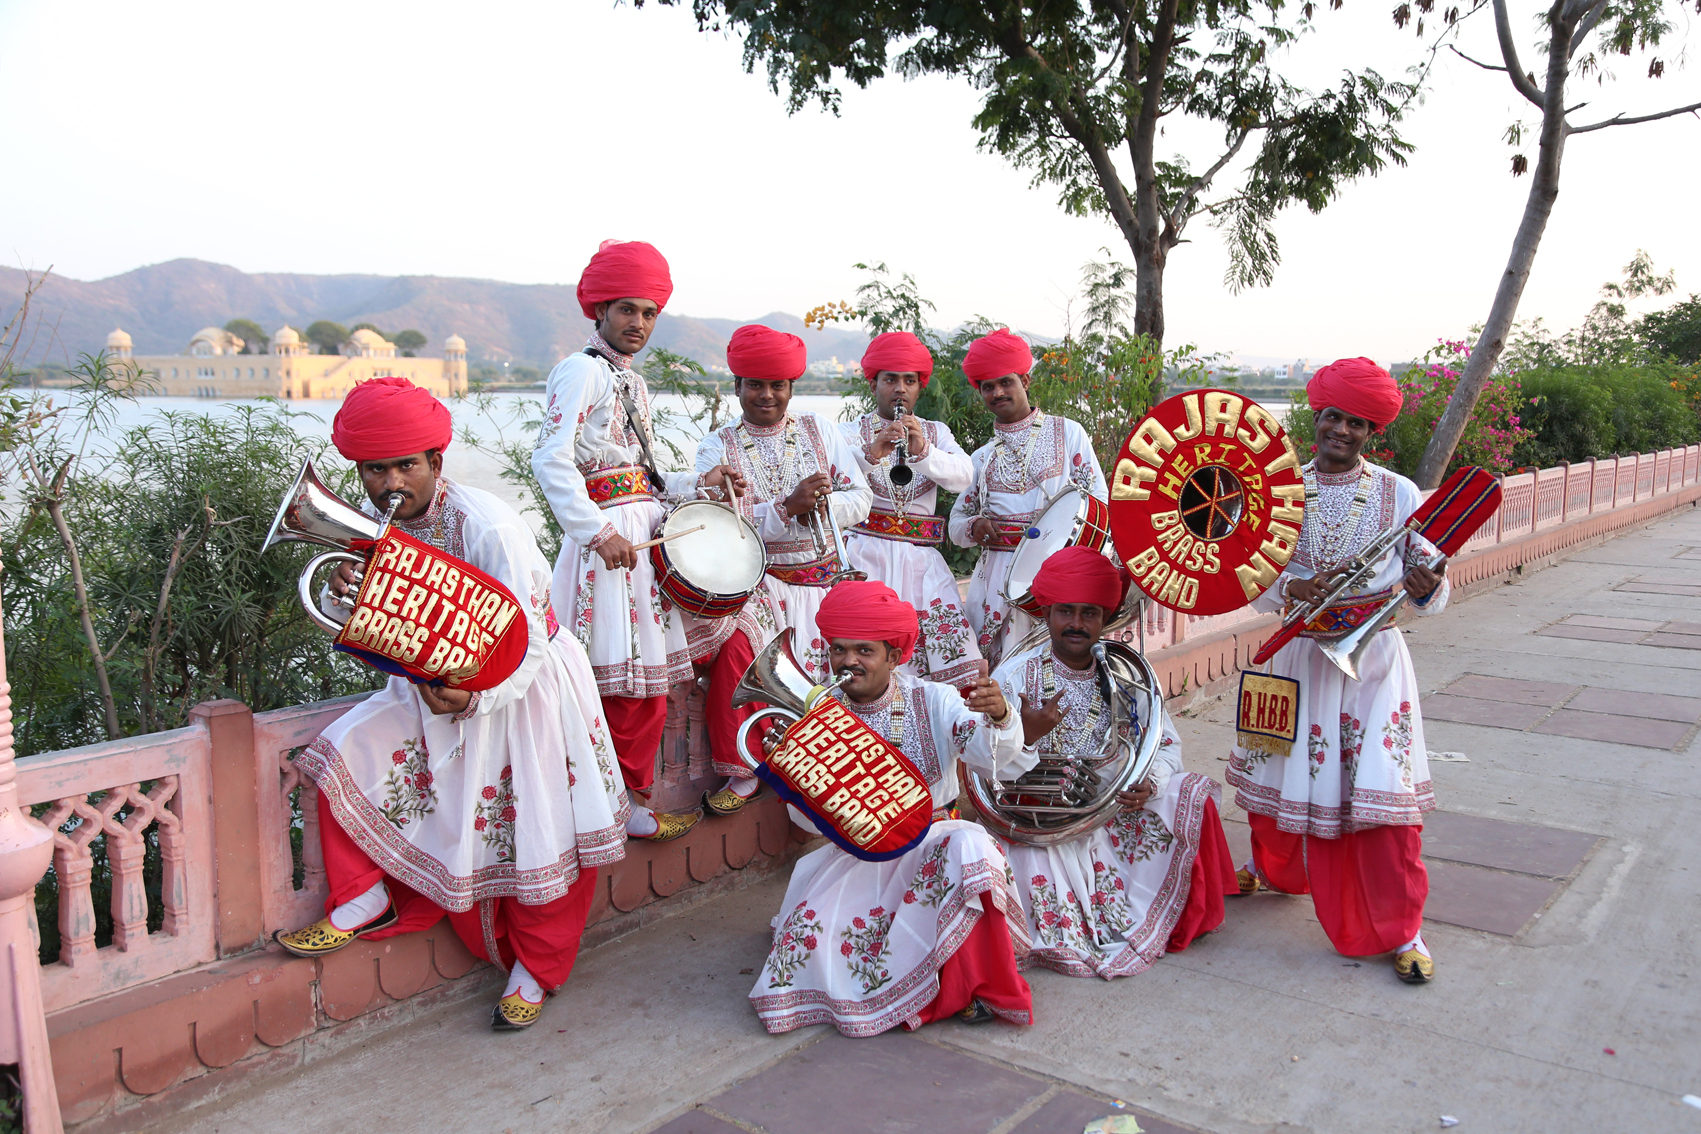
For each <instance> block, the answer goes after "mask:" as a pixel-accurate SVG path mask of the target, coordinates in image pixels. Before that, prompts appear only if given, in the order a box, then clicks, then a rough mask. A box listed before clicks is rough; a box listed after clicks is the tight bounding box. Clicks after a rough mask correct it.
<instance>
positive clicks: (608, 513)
mask: <svg viewBox="0 0 1701 1134" xmlns="http://www.w3.org/2000/svg"><path fill="white" fill-rule="evenodd" d="M672 294H673V280H672V278H671V277H670V276H669V275H668V268H667V261H666V260H664V259H663V258H662V254H661V253H660V252H657V251H656V250H655V249H654V248H652V247H651V246H650V245H648V244H645V243H643V242H641V241H630V242H628V243H625V244H619V243H616V242H614V241H606V242H604V244H603V246H602V248H601V249H600V250H599V251H598V252H597V254H596V255H595V256H593V257H591V262H590V265H589V266H588V267H586V268H585V272H584V275H583V276H582V277H580V279H579V303H580V305H581V307H582V308H583V310H584V312H585V315H586V317H588V318H591V319H595V320H596V329H595V330H594V331H592V332H591V337H590V342H589V343H588V344H587V345H586V347H585V349H584V350H583V351H580V352H579V353H577V354H573V355H570V356H568V357H567V358H566V359H563V360H562V361H561V362H560V363H559V364H557V365H556V367H555V369H554V370H552V371H550V374H549V384H548V387H547V390H546V393H545V409H544V421H543V427H542V429H541V430H540V431H539V434H538V442H537V447H536V449H534V450H533V452H532V471H533V472H534V473H535V474H537V479H538V483H539V484H540V485H541V486H542V487H543V493H544V497H545V498H546V499H547V500H548V501H549V507H550V510H551V511H553V512H554V513H555V518H556V519H557V520H558V521H559V522H560V524H561V529H562V533H563V535H564V536H565V538H564V539H563V540H562V543H561V554H560V555H559V557H558V558H557V559H556V562H555V582H554V587H555V589H554V602H555V605H556V608H557V609H558V610H560V612H561V614H562V617H563V618H564V619H565V620H566V621H567V622H568V623H569V624H570V625H571V626H572V627H573V628H574V632H575V634H576V635H577V636H578V638H579V640H580V641H582V642H583V643H584V644H585V649H586V651H587V652H588V653H589V655H590V659H591V669H592V671H593V672H594V673H595V674H596V679H597V688H598V689H599V690H600V691H601V693H602V707H603V714H604V718H605V719H606V720H607V721H608V728H609V732H610V733H612V734H613V737H614V754H615V757H616V759H617V760H618V761H619V763H620V771H621V775H622V777H623V779H624V780H625V783H626V787H627V789H628V791H629V792H630V794H631V805H632V808H631V818H630V819H629V820H628V822H627V834H629V835H630V836H631V837H633V838H637V839H648V840H651V841H655V842H665V841H667V840H669V839H677V838H679V837H680V836H681V835H683V834H685V832H687V831H689V830H690V829H691V827H692V826H693V825H694V824H695V823H696V822H697V820H698V819H700V818H701V814H700V813H699V812H698V811H696V810H695V809H693V810H691V811H687V812H680V813H670V812H657V811H652V810H651V809H650V807H649V799H650V789H651V788H652V786H653V785H654V783H655V778H656V767H657V764H658V761H659V753H660V751H661V738H662V730H663V728H664V727H665V725H666V723H667V692H668V690H669V689H670V688H672V687H673V686H674V685H676V684H678V683H679V682H681V681H689V680H691V678H692V669H691V655H690V654H689V653H688V652H687V648H686V645H685V632H686V626H685V617H684V615H683V613H682V612H680V611H679V610H676V609H675V608H674V607H673V606H672V605H671V604H669V603H664V602H661V601H660V600H659V599H658V598H657V597H656V596H657V594H658V589H657V583H656V574H655V568H654V566H653V565H652V563H651V560H650V557H649V556H648V555H644V554H640V553H639V552H638V551H637V550H636V547H635V545H637V544H640V543H643V542H645V541H646V540H649V539H651V538H653V537H654V536H655V535H656V533H657V529H658V528H659V527H660V526H661V524H662V522H663V520H664V519H665V518H666V515H667V506H666V502H667V501H668V500H669V499H673V500H679V499H692V498H694V497H698V496H707V497H710V498H720V497H724V496H725V494H726V493H727V492H728V491H729V490H730V491H734V492H736V491H742V485H743V480H742V478H741V477H739V476H738V475H737V474H732V475H728V470H727V469H726V468H724V467H722V468H715V469H708V470H705V472H703V473H702V474H701V475H699V474H697V473H695V472H666V473H664V472H662V471H661V470H660V469H659V468H657V466H656V464H655V461H654V459H653V457H654V446H653V444H652V438H653V437H654V433H655V430H654V425H653V422H652V420H651V416H650V391H649V386H648V385H647V384H646V383H645V381H644V375H643V372H642V371H640V370H638V369H636V368H635V367H634V366H633V365H632V362H633V358H632V356H633V355H635V354H637V353H638V352H639V351H640V350H642V349H643V348H644V346H645V344H646V343H648V342H649V339H650V333H651V332H652V331H653V330H654V329H655V322H656V317H657V315H658V314H659V313H660V311H661V309H662V307H663V306H665V305H666V303H667V300H668V297H669V296H670V295H672Z"/></svg>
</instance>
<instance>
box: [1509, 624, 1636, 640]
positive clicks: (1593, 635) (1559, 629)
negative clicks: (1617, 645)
mask: <svg viewBox="0 0 1701 1134" xmlns="http://www.w3.org/2000/svg"><path fill="white" fill-rule="evenodd" d="M1536 633H1537V634H1538V635H1540V636H1541V637H1543V638H1580V639H1582V640H1583V641H1585V642H1640V641H1641V640H1642V639H1643V638H1646V637H1647V636H1648V631H1646V630H1611V629H1608V628H1607V627H1605V626H1572V625H1571V624H1569V623H1566V622H1560V623H1557V624H1555V625H1553V626H1544V627H1543V628H1542V629H1540V630H1537V631H1536Z"/></svg>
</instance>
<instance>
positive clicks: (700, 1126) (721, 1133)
mask: <svg viewBox="0 0 1701 1134" xmlns="http://www.w3.org/2000/svg"><path fill="white" fill-rule="evenodd" d="M650 1134H744V1131H743V1130H742V1129H740V1128H739V1127H737V1126H734V1125H733V1124H732V1123H730V1122H726V1121H724V1120H722V1119H719V1118H716V1117H715V1116H714V1115H712V1114H705V1113H703V1112H702V1111H700V1110H688V1111H686V1112H685V1113H684V1114H682V1115H680V1116H679V1117H678V1118H676V1119H674V1120H673V1121H672V1122H669V1123H667V1124H666V1125H663V1126H658V1127H656V1128H655V1129H654V1130H652V1131H650Z"/></svg>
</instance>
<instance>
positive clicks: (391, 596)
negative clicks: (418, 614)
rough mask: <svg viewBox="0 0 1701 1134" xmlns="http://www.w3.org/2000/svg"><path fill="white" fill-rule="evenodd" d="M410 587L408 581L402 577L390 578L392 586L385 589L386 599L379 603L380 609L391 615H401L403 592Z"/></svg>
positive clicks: (393, 576)
mask: <svg viewBox="0 0 1701 1134" xmlns="http://www.w3.org/2000/svg"><path fill="white" fill-rule="evenodd" d="M408 585H409V584H408V581H407V580H406V579H404V578H402V577H401V576H400V575H392V576H390V585H389V586H388V587H387V588H385V591H384V597H383V598H382V599H381V600H379V603H378V605H379V607H381V608H382V609H383V610H384V611H385V612H386V613H389V614H396V613H399V612H400V611H401V603H402V592H403V591H404V590H405V589H406V588H407V587H408Z"/></svg>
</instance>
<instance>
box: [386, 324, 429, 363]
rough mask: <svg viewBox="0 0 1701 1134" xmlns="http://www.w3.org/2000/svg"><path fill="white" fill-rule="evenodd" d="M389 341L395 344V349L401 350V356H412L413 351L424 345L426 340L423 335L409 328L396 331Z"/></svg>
mask: <svg viewBox="0 0 1701 1134" xmlns="http://www.w3.org/2000/svg"><path fill="white" fill-rule="evenodd" d="M390 341H391V342H393V343H395V344H396V349H397V350H399V351H401V352H402V357H403V358H412V357H413V356H414V354H415V352H417V351H418V350H419V348H420V347H422V346H424V345H425V344H426V342H427V341H428V340H427V339H426V337H425V336H424V335H422V334H420V333H419V332H418V331H415V330H412V329H411V328H410V329H409V330H406V331H397V332H396V333H395V335H394V336H393V337H391V339H390Z"/></svg>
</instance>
